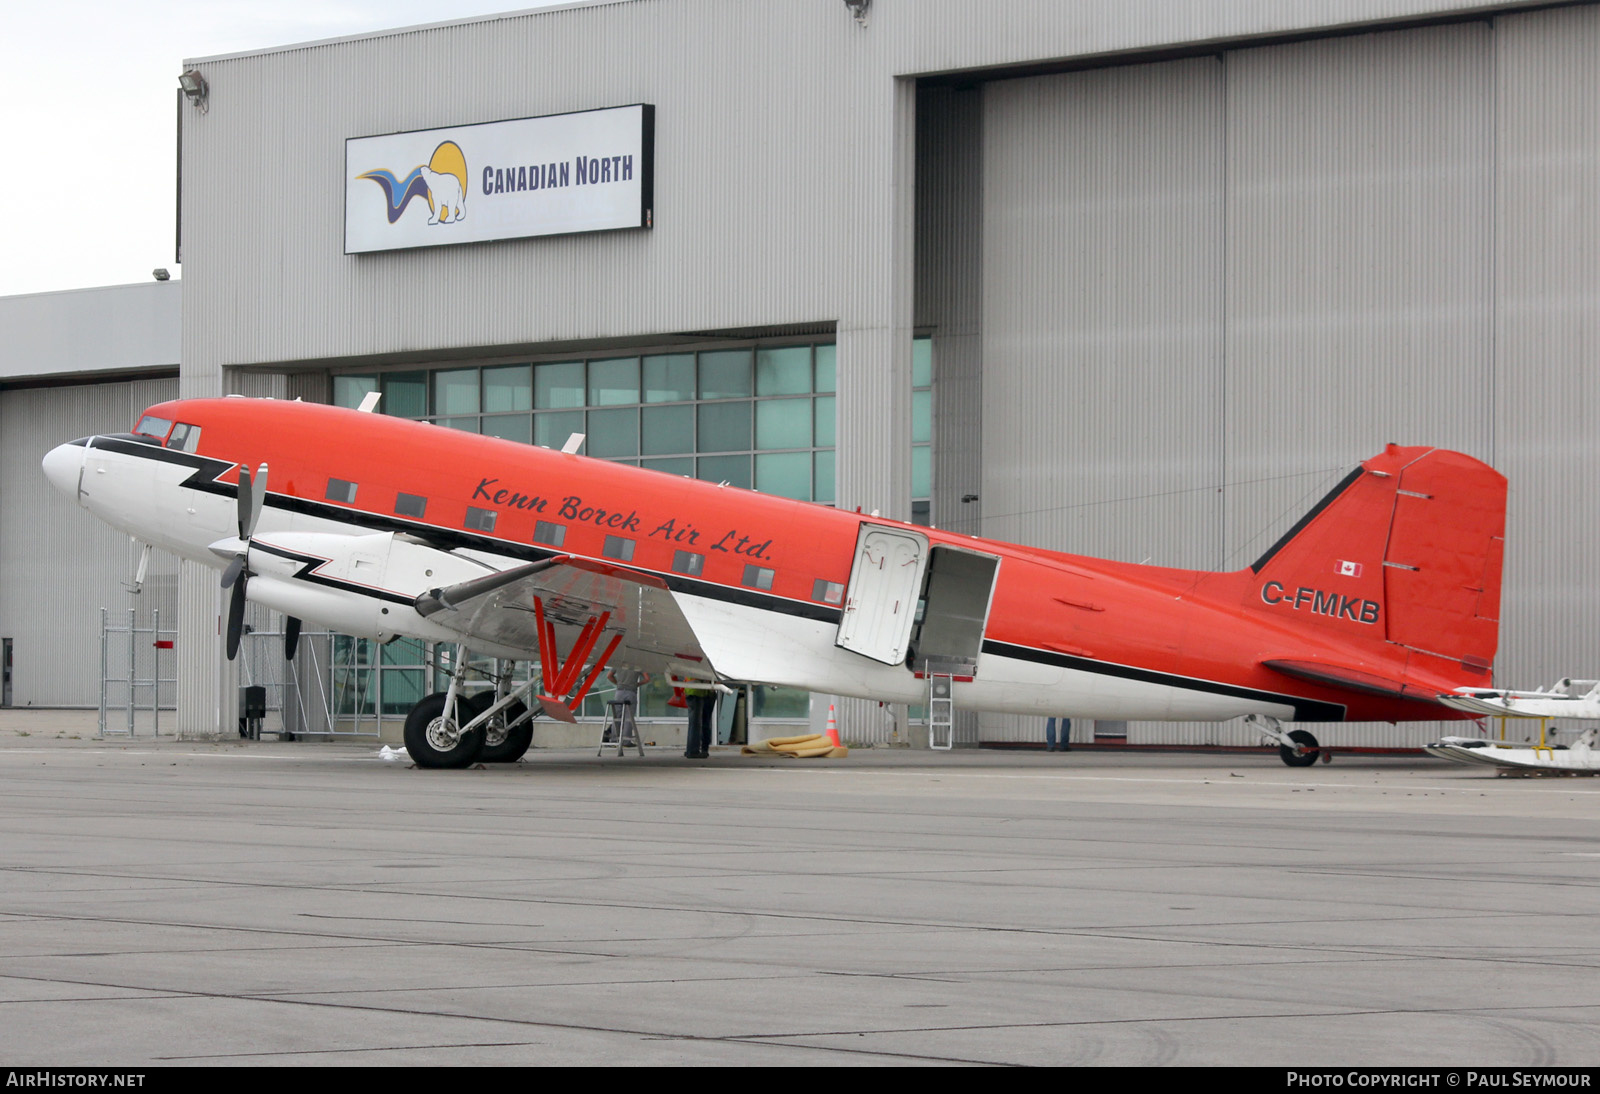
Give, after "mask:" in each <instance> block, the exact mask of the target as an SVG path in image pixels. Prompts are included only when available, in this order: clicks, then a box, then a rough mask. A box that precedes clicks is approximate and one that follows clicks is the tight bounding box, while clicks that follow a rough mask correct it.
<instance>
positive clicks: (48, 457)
mask: <svg viewBox="0 0 1600 1094" xmlns="http://www.w3.org/2000/svg"><path fill="white" fill-rule="evenodd" d="M88 451H89V449H88V447H87V446H85V445H83V444H81V443H80V444H60V445H56V447H54V448H52V449H51V450H50V451H49V452H46V453H45V456H44V477H45V478H47V479H49V480H50V485H51V486H54V487H55V488H56V489H57V490H59V491H61V492H62V493H63V494H65V495H66V496H67V497H69V498H71V499H72V500H73V501H77V500H78V478H79V476H80V474H81V473H82V471H83V458H84V456H85V455H87V454H88Z"/></svg>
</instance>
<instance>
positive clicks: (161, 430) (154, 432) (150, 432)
mask: <svg viewBox="0 0 1600 1094" xmlns="http://www.w3.org/2000/svg"><path fill="white" fill-rule="evenodd" d="M133 431H134V432H135V433H142V434H143V435H144V436H146V437H154V438H155V439H156V440H158V441H164V440H166V439H167V434H168V433H170V432H172V420H171V419H170V418H157V417H156V416H155V415H154V414H146V415H145V416H144V417H143V418H140V419H139V424H138V425H136V426H134V427H133Z"/></svg>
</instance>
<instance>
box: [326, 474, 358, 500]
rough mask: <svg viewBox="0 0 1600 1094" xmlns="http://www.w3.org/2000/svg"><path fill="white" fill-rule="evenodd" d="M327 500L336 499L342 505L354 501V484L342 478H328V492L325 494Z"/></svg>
mask: <svg viewBox="0 0 1600 1094" xmlns="http://www.w3.org/2000/svg"><path fill="white" fill-rule="evenodd" d="M325 496H326V497H327V499H328V500H329V501H337V502H340V503H341V504H343V505H354V504H355V503H356V484H355V483H353V482H346V481H345V480H343V479H329V480H328V493H327V494H326V495H325Z"/></svg>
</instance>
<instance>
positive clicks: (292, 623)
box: [283, 615, 300, 661]
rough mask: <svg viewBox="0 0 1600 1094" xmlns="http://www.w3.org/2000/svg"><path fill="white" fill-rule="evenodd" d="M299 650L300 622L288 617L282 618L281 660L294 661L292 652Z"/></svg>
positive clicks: (290, 616)
mask: <svg viewBox="0 0 1600 1094" xmlns="http://www.w3.org/2000/svg"><path fill="white" fill-rule="evenodd" d="M299 648H300V620H298V619H296V618H295V617H294V616H292V615H289V616H285V617H284V628H283V659H284V660H285V661H293V660H294V651H295V650H297V649H299Z"/></svg>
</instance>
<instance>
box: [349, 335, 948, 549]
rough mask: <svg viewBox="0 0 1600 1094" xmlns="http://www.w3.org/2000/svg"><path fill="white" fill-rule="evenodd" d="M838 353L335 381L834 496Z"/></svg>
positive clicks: (481, 369)
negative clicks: (582, 436)
mask: <svg viewBox="0 0 1600 1094" xmlns="http://www.w3.org/2000/svg"><path fill="white" fill-rule="evenodd" d="M837 356H838V354H837V349H836V347H835V345H834V344H833V343H832V342H829V341H814V340H810V339H797V340H786V341H784V340H770V341H752V342H748V343H745V344H743V345H726V344H725V345H722V346H718V347H715V348H706V349H702V350H698V351H691V352H684V351H682V350H674V351H673V352H663V353H644V354H640V355H638V356H630V357H614V356H604V357H600V356H597V357H592V358H579V359H571V358H568V359H557V360H548V361H529V362H520V363H506V364H492V365H482V366H476V365H474V366H463V365H461V364H460V363H459V362H455V363H452V364H451V365H450V366H449V367H445V368H438V369H428V370H416V369H405V370H394V371H371V372H367V373H362V374H353V373H352V374H340V375H338V376H335V377H333V401H334V402H335V403H337V404H338V405H340V406H351V407H354V406H358V405H359V404H360V401H361V398H362V396H363V395H365V394H367V393H368V392H370V391H379V392H382V394H383V400H382V401H381V402H380V403H379V404H378V408H379V410H380V411H381V412H383V413H385V414H391V415H395V416H397V417H402V418H412V419H417V420H422V421H430V422H434V423H436V424H438V425H442V426H446V427H448V428H452V429H460V430H464V431H467V432H471V433H481V434H484V435H486V436H493V437H500V438H503V439H506V440H511V441H518V442H521V443H524V444H526V443H530V442H531V443H533V444H536V445H541V446H543V447H546V448H560V447H562V445H564V444H565V443H566V442H567V438H568V437H570V436H571V435H572V434H574V433H582V434H584V435H585V436H586V440H585V442H584V447H583V449H582V451H583V454H584V455H587V456H594V457H597V458H599V459H605V460H611V461H613V462H616V463H623V464H628V465H630V466H635V467H647V468H650V469H652V470H657V471H665V472H667V473H669V474H673V475H684V476H688V477H691V478H698V479H704V480H706V481H709V482H725V483H728V484H729V485H732V486H739V487H746V488H753V489H756V490H759V491H761V492H762V493H766V494H772V495H775V496H778V497H787V498H797V499H799V500H801V501H815V502H821V503H823V504H827V505H831V504H833V503H834V499H835V490H834V477H835V466H836V461H835V459H834V452H835V444H836V440H835V438H836V436H837V422H836V419H837V415H838V383H837V371H838V368H837ZM911 386H912V391H911V429H912V441H911V445H912V447H911V478H912V494H911V497H912V503H911V519H912V520H913V521H914V522H917V523H921V524H926V523H928V521H929V519H930V516H931V512H930V499H931V496H932V492H933V449H932V441H933V418H934V391H933V341H932V339H930V338H925V337H924V338H916V339H914V340H913V341H912V345H911Z"/></svg>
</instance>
